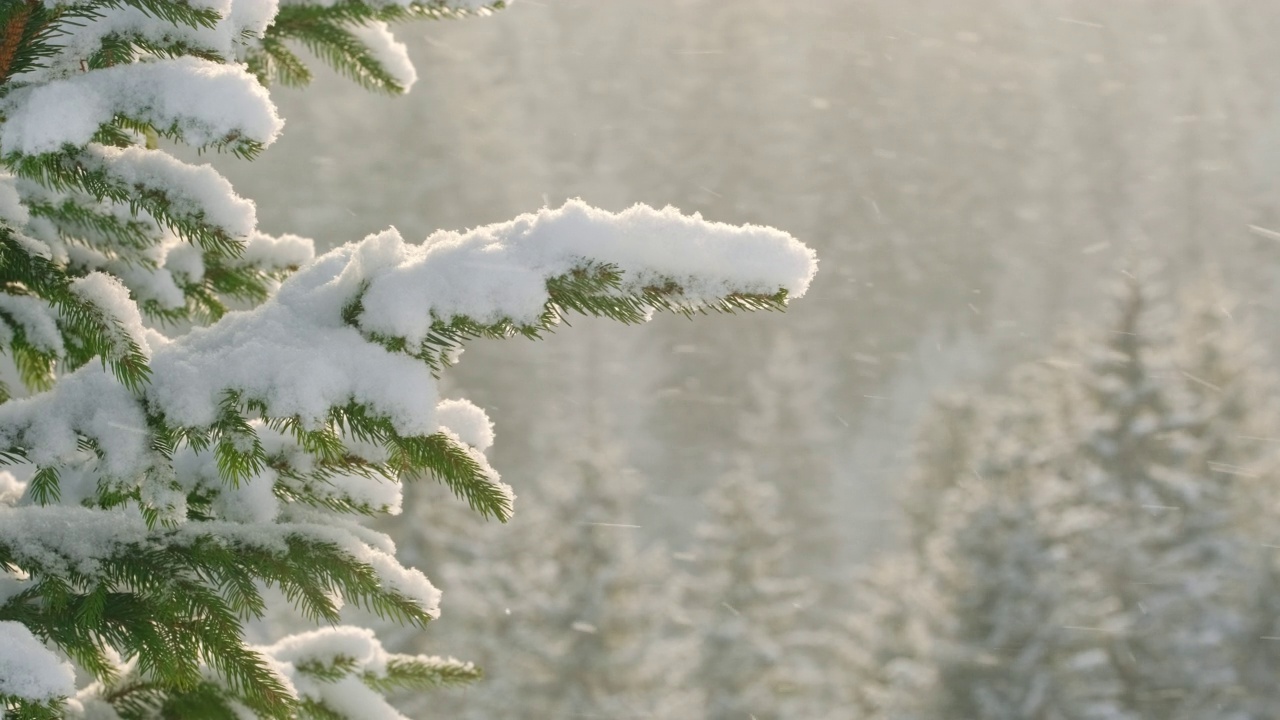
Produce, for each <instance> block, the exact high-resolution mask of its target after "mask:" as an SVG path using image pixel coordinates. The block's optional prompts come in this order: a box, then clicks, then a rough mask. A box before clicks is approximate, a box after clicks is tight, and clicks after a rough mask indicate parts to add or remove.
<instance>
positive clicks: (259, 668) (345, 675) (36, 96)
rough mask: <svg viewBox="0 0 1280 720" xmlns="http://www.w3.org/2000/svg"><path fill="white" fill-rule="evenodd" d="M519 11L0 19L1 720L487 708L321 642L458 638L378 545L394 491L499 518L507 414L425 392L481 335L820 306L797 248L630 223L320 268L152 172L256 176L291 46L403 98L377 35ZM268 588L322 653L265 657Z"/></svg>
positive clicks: (300, 639) (57, 3) (191, 185)
mask: <svg viewBox="0 0 1280 720" xmlns="http://www.w3.org/2000/svg"><path fill="white" fill-rule="evenodd" d="M499 5H500V3H497V4H493V5H489V6H487V5H485V4H484V3H483V2H482V0H429V1H425V2H410V1H408V0H314V1H307V0H91V1H85V2H76V1H74V0H9V1H8V2H4V3H0V162H2V163H3V169H2V171H0V285H2V288H3V293H0V348H2V349H3V351H4V355H3V359H4V362H5V369H6V373H5V375H4V377H5V378H6V380H7V382H6V384H3V385H0V392H2V393H3V394H2V396H0V460H2V461H3V462H4V463H5V464H7V465H9V466H11V467H10V470H11V471H12V472H6V473H3V474H0V485H2V486H3V487H0V500H3V504H0V714H5V715H12V716H15V717H24V718H26V717H36V718H38V717H59V716H64V715H91V716H92V717H95V718H100V717H121V718H148V717H184V718H196V717H209V718H235V717H269V718H276V717H316V718H344V717H346V718H355V717H359V718H379V717H392V718H393V717H400V716H399V714H398V713H397V712H396V711H395V710H394V709H393V708H392V707H391V706H390V705H388V704H387V703H386V702H385V700H383V699H382V695H381V694H382V693H383V692H385V691H387V690H390V689H393V688H397V687H429V686H433V685H438V684H442V683H450V682H463V681H467V680H471V679H474V678H475V677H477V676H478V670H477V669H476V668H474V667H473V666H471V665H470V664H469V663H465V662H461V661H457V660H453V659H450V658H438V657H422V656H403V655H395V654H390V653H388V652H386V651H385V650H384V649H383V648H382V646H381V645H380V644H379V643H378V641H377V639H376V638H375V637H374V636H373V634H372V633H371V632H369V631H367V630H364V629H360V628H351V627H334V626H333V624H334V623H336V622H337V621H338V619H339V610H340V608H341V607H342V605H343V604H344V603H353V604H355V605H359V606H362V607H365V608H367V609H370V610H372V611H374V612H375V613H377V614H379V615H381V616H384V617H388V618H392V619H395V620H397V621H399V622H402V623H407V624H410V625H423V624H425V623H426V622H427V621H428V620H430V619H432V618H434V617H435V616H436V615H437V613H438V600H439V592H438V591H437V590H436V589H435V588H434V587H433V586H432V585H431V583H430V582H429V581H428V580H427V578H426V577H425V576H424V575H423V574H422V573H421V572H419V571H418V570H416V569H412V568H407V567H404V566H402V565H401V564H400V563H399V562H397V560H396V558H395V546H394V544H393V543H392V541H391V540H390V538H388V537H386V536H385V535H382V534H380V533H377V532H374V531H372V530H370V529H368V528H366V527H364V526H363V525H362V524H361V522H360V520H361V518H362V517H363V516H374V515H378V514H381V513H395V512H397V511H398V510H399V503H400V492H399V483H400V482H401V481H403V480H408V479H412V478H416V477H434V478H436V479H438V480H439V481H441V482H443V483H445V484H446V485H448V486H449V487H450V488H451V489H452V490H453V491H454V492H455V493H456V494H457V495H458V496H459V497H461V498H463V499H464V500H465V501H466V502H467V503H468V504H469V505H470V506H471V507H472V508H473V509H474V510H476V511H478V512H480V513H482V514H484V515H486V516H491V517H494V518H497V519H499V520H505V519H506V518H508V517H509V516H510V514H511V512H512V503H513V499H514V495H513V493H512V492H511V490H510V488H509V487H508V486H507V485H506V484H504V483H503V482H502V481H501V480H500V479H499V476H498V474H497V472H495V471H494V470H493V468H491V467H490V466H489V464H488V463H487V462H486V459H485V456H484V454H483V452H484V450H485V449H486V448H487V447H488V446H489V444H490V443H491V442H492V429H491V425H490V423H489V420H488V418H487V417H486V416H485V414H484V412H483V411H481V410H480V409H479V408H477V407H475V406H474V405H472V404H470V403H469V402H467V401H466V400H446V399H441V398H440V397H439V396H438V393H437V384H436V377H437V374H438V373H439V372H440V371H442V370H443V369H445V368H446V367H448V366H449V365H450V364H451V363H452V362H454V361H455V360H456V359H457V357H458V355H459V353H460V351H461V349H462V346H463V344H464V343H465V342H466V341H467V340H469V339H472V338H477V337H511V336H516V335H523V336H526V337H537V336H538V335H539V334H540V333H542V332H544V331H547V330H549V329H551V328H552V327H554V326H555V325H556V324H557V322H558V320H559V319H560V318H561V316H562V315H564V314H566V313H585V314H588V315H595V316H604V317H609V318H613V319H616V320H619V321H622V322H641V321H644V320H646V319H647V318H648V317H649V316H650V314H651V313H652V312H654V311H656V310H668V311H675V312H679V313H684V314H692V313H697V312H705V311H708V310H712V311H724V312H733V311H736V310H755V309H780V308H782V307H783V306H784V305H785V304H786V302H787V301H788V300H789V299H790V298H794V297H798V296H799V295H801V294H803V293H804V292H805V290H806V288H807V286H808V284H809V281H810V279H811V277H812V276H813V273H814V270H815V267H816V264H815V259H814V256H813V253H812V251H810V250H809V249H808V248H806V247H805V246H803V245H801V244H800V243H799V242H797V241H796V240H794V239H792V238H791V237H790V236H788V235H786V234H785V233H782V232H779V231H776V230H773V229H770V228H763V227H730V226H727V225H721V224H716V223H709V222H705V221H703V220H702V219H701V218H699V217H697V216H693V217H689V216H684V215H681V214H680V213H679V212H677V211H676V210H674V209H670V208H668V209H665V210H654V209H652V208H648V207H643V206H636V207H634V208H632V209H630V210H627V211H625V212H622V213H618V214H613V213H609V212H604V211H600V210H596V209H592V208H590V207H587V206H586V205H584V204H582V203H580V202H570V203H568V204H566V205H565V206H564V207H561V208H559V209H555V210H552V209H543V210H541V211H539V212H537V213H533V214H529V215H523V216H521V217H519V218H516V219H515V220H513V221H511V222H507V223H501V224H497V225H491V226H486V227H481V228H477V229H474V230H471V231H468V232H464V233H455V232H446V231H440V232H437V233H435V234H433V235H432V236H430V237H428V238H427V239H426V240H425V242H423V243H421V244H407V243H405V242H404V240H403V239H402V238H401V237H400V235H399V234H398V233H397V232H396V231H395V230H388V231H386V232H383V233H380V234H377V235H373V236H370V237H368V238H365V239H364V240H363V241H360V242H354V243H350V244H348V245H345V246H343V247H340V248H338V249H336V250H334V251H332V252H329V253H327V254H324V255H322V256H320V257H313V249H312V244H311V242H310V241H309V240H306V239H304V238H299V237H295V236H289V235H285V236H281V237H272V236H269V235H266V234H264V233H262V232H260V231H259V230H258V229H257V227H256V219H255V210H254V204H253V203H252V202H251V201H249V200H247V199H244V198H241V197H239V196H237V195H236V194H235V192H234V191H233V189H232V187H231V185H230V184H229V183H228V182H227V181H226V180H225V179H224V178H223V177H222V176H221V175H219V174H218V172H217V171H216V170H214V169H213V168H212V167H210V166H208V165H192V164H188V163H186V162H183V161H181V160H179V159H177V158H175V157H174V156H173V155H171V154H169V153H167V152H165V151H164V150H162V149H159V148H160V144H161V140H162V139H164V140H166V141H169V142H175V143H181V144H186V145H189V146H193V147H196V148H198V149H200V150H202V151H203V150H207V151H215V152H222V153H230V154H234V155H236V156H239V157H241V158H247V159H252V158H253V157H254V156H256V155H257V154H258V153H259V152H260V151H261V150H263V149H264V148H266V147H267V146H268V145H270V144H271V143H272V142H273V141H274V140H275V139H276V137H277V136H278V135H279V133H280V131H281V129H282V126H283V122H282V121H281V119H280V118H279V116H278V115H277V113H276V110H275V107H274V106H273V104H272V102H271V99H270V97H269V95H268V93H267V91H266V89H265V88H266V86H267V85H268V83H269V82H272V81H275V82H282V83H286V84H305V83H306V82H307V80H308V79H309V77H310V75H309V71H308V69H307V66H306V64H305V62H304V61H303V59H302V53H303V51H306V52H309V53H311V54H314V55H315V56H318V57H319V58H320V59H322V60H323V61H326V62H328V63H329V64H331V65H333V66H334V67H336V68H337V69H338V70H339V71H341V72H342V73H344V74H345V75H347V76H349V77H351V78H352V79H354V80H355V81H357V82H359V83H361V84H362V85H364V86H366V87H368V88H370V89H372V90H376V91H383V92H389V93H401V92H404V91H405V90H407V89H408V88H409V86H410V85H412V83H413V82H414V80H415V73H414V69H413V66H412V65H411V64H410V63H409V61H408V58H407V55H406V53H405V50H404V47H403V46H402V45H400V44H399V43H398V42H397V41H396V40H395V39H394V37H393V36H392V35H391V33H390V31H389V29H388V25H387V23H388V22H390V21H401V20H408V19H413V18H446V17H455V16H464V15H477V14H484V13H487V12H489V11H490V10H492V9H494V8H496V7H498V6H499ZM233 306H240V307H252V308H253V309H250V310H242V311H234V312H233V311H232V310H231V308H232V307H233ZM192 324H194V325H197V326H201V327H196V329H194V330H191V331H190V332H187V333H185V334H177V333H172V331H170V334H166V333H165V329H167V328H173V327H187V326H189V325H192ZM264 587H275V588H278V589H279V590H281V591H282V592H283V596H284V597H285V598H287V599H288V600H289V601H291V602H292V603H293V604H294V605H295V606H296V607H297V608H298V609H300V610H301V611H302V612H303V613H305V614H306V615H307V616H308V617H310V618H312V619H313V620H316V621H319V622H320V623H322V627H321V629H318V630H315V631H313V632H309V633H304V634H301V635H294V636H290V637H286V638H282V639H280V640H279V641H278V642H276V643H274V644H273V645H270V646H266V647H252V646H249V645H248V644H246V642H245V639H244V634H243V631H242V623H243V622H244V621H245V620H247V619H250V618H254V617H259V616H261V615H262V614H263V613H264V612H265V611H266V602H267V601H266V600H265V599H264V597H266V596H265V595H264V592H263V590H264ZM75 668H79V670H80V671H81V672H80V673H79V675H77V673H76V672H75ZM77 677H81V678H87V680H86V681H85V682H82V683H80V684H77V680H76V678H77Z"/></svg>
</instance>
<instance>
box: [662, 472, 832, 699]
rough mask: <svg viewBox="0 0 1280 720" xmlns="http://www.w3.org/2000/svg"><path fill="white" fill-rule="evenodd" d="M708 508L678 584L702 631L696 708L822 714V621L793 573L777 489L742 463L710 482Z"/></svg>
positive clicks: (807, 588)
mask: <svg viewBox="0 0 1280 720" xmlns="http://www.w3.org/2000/svg"><path fill="white" fill-rule="evenodd" d="M706 506H707V509H708V517H707V519H706V520H705V521H704V522H703V523H702V524H701V525H700V526H699V528H698V532H697V544H696V545H695V546H694V547H695V548H696V553H695V554H694V555H695V560H694V562H693V565H692V574H691V576H689V577H687V578H685V579H684V582H683V584H684V585H685V586H686V587H687V588H688V591H687V592H688V595H689V598H688V600H686V603H687V604H689V605H690V613H691V619H692V621H693V624H694V627H696V628H698V629H699V630H700V631H701V635H702V652H701V658H700V662H699V666H698V670H697V672H696V674H695V675H694V678H695V681H694V685H695V686H696V687H698V688H701V689H702V690H703V691H704V692H705V693H706V710H705V713H704V715H703V716H704V717H706V718H707V720H733V719H735V718H752V717H754V718H757V720H777V719H781V718H793V717H807V718H819V717H822V716H823V715H821V714H820V713H823V712H830V711H832V710H833V708H831V707H830V706H828V707H823V704H824V703H823V700H825V699H826V698H825V697H824V695H825V693H826V691H827V689H828V688H827V687H825V686H826V685H828V684H830V683H831V682H832V681H833V680H834V678H833V677H832V676H831V675H830V674H827V673H824V672H822V670H821V669H820V668H819V667H818V666H819V665H820V659H822V658H821V650H822V649H824V648H823V647H822V646H823V644H825V643H823V642H821V638H823V636H824V635H827V634H828V633H829V630H830V629H829V628H824V627H822V622H823V620H824V619H825V618H824V617H821V616H818V617H815V616H814V615H813V613H812V609H813V608H812V605H813V595H814V588H813V586H812V584H811V583H809V582H808V581H806V580H805V579H804V578H802V577H799V576H797V575H796V574H795V570H794V567H793V559H794V557H795V554H794V545H793V544H792V530H791V528H790V527H789V526H788V525H787V524H786V523H784V522H782V521H781V519H780V517H779V516H780V512H779V494H778V492H777V491H776V490H775V489H774V488H773V486H772V485H769V484H767V483H764V482H762V481H761V480H759V479H757V478H756V477H755V476H754V475H753V473H752V471H751V469H750V467H749V466H748V465H747V464H746V463H741V464H740V466H739V467H737V468H734V469H733V470H731V471H729V472H726V473H724V474H723V475H722V476H721V477H720V479H719V480H718V481H717V482H716V483H715V484H714V485H713V486H712V487H711V489H710V490H709V491H708V492H707V494H706ZM824 631H825V632H824ZM823 667H826V666H823Z"/></svg>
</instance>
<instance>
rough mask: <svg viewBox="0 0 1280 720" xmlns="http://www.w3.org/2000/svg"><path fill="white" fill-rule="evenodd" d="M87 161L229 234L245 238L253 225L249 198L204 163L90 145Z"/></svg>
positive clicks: (141, 150) (155, 152) (255, 219)
mask: <svg viewBox="0 0 1280 720" xmlns="http://www.w3.org/2000/svg"><path fill="white" fill-rule="evenodd" d="M85 155H86V157H85V162H86V165H89V166H90V167H96V168H101V169H103V170H105V171H106V172H107V173H108V174H110V175H111V176H113V177H115V178H116V179H118V180H120V181H121V182H124V183H127V184H129V185H133V186H137V187H138V189H139V190H140V191H141V190H146V189H155V190H158V191H161V192H163V193H164V194H165V196H166V197H167V198H168V200H169V201H170V203H172V204H173V206H174V209H175V211H177V212H180V213H186V214H189V215H203V220H204V221H205V222H207V223H209V224H211V225H214V226H217V227H220V228H222V229H224V230H226V231H227V233H228V234H230V235H232V236H233V237H238V238H246V237H248V236H249V235H251V234H252V233H253V232H254V230H255V229H256V228H257V223H258V217H257V209H256V208H255V207H254V204H253V201H252V200H246V199H245V198H242V197H240V196H239V195H237V194H236V193H235V190H234V189H233V188H232V187H231V183H229V182H227V179H226V178H224V177H222V176H221V175H219V174H218V171H216V170H214V169H213V168H212V167H211V166H209V165H187V164H186V163H184V162H182V161H180V160H178V159H177V158H175V157H173V156H172V155H170V154H169V153H166V152H162V151H159V150H146V149H144V148H139V147H130V148H112V147H103V146H100V145H91V146H89V148H88V149H87V150H86V153H85Z"/></svg>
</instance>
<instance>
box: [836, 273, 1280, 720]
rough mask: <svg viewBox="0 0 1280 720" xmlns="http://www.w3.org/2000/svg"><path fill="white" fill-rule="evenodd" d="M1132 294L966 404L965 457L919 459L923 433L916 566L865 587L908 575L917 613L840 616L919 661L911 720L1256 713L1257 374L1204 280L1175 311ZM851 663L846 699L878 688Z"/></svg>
mask: <svg viewBox="0 0 1280 720" xmlns="http://www.w3.org/2000/svg"><path fill="white" fill-rule="evenodd" d="M1148 295H1149V293H1148V292H1147V291H1144V290H1143V288H1142V287H1141V286H1140V285H1139V284H1138V283H1137V282H1136V281H1134V282H1130V283H1128V284H1127V286H1126V289H1125V292H1124V294H1123V297H1122V298H1121V301H1120V303H1119V306H1120V307H1119V310H1120V312H1119V321H1118V323H1117V324H1116V325H1115V326H1113V329H1112V330H1111V331H1110V332H1108V333H1107V334H1106V335H1104V336H1103V338H1104V339H1103V341H1101V342H1097V341H1079V340H1078V341H1077V342H1076V343H1075V344H1074V348H1075V349H1074V350H1073V351H1072V352H1074V353H1076V354H1077V356H1080V357H1084V358H1085V359H1086V361H1085V362H1083V363H1081V364H1072V363H1055V364H1053V365H1039V366H1031V367H1029V368H1028V369H1026V370H1024V371H1023V372H1022V373H1021V374H1020V375H1019V376H1018V377H1019V379H1018V382H1017V383H1016V385H1015V387H1014V388H1012V390H1011V392H1010V393H1009V394H1008V395H1006V396H1004V397H993V398H989V399H982V400H981V401H978V402H977V403H976V404H975V405H974V406H973V412H971V413H970V414H969V416H968V417H969V423H968V427H969V430H968V435H969V437H970V440H969V441H968V445H967V447H968V451H967V455H968V457H970V458H972V467H971V470H970V471H969V472H968V474H967V475H966V473H965V471H964V470H962V469H961V470H948V469H947V467H950V466H951V464H950V463H942V465H939V464H938V463H937V462H936V459H937V458H938V457H943V458H946V457H949V456H952V455H954V452H953V450H952V448H953V447H954V442H953V439H952V438H950V437H949V436H948V435H947V434H945V433H937V432H931V433H929V434H928V435H926V436H925V439H926V440H928V441H932V445H929V444H926V446H925V447H924V448H923V450H922V451H921V452H920V457H921V459H922V461H923V464H922V465H921V466H920V469H919V470H917V474H928V473H929V472H930V471H931V470H930V468H933V467H935V466H936V467H938V468H939V471H940V472H941V474H942V475H943V476H947V475H954V474H955V473H956V472H959V474H960V476H961V477H960V478H958V479H953V480H951V481H940V480H937V479H933V480H928V481H927V482H926V481H923V480H917V486H920V487H928V488H931V489H937V490H940V491H941V499H940V500H939V499H936V498H933V497H929V498H926V503H925V504H924V505H922V506H921V508H920V510H919V512H918V513H917V515H919V516H920V518H919V519H917V520H916V521H915V522H913V523H912V524H911V527H912V529H913V530H914V531H915V532H916V533H917V534H916V536H915V537H912V538H909V542H908V547H909V548H911V551H910V552H909V554H908V557H906V558H904V559H903V560H902V561H901V563H900V564H901V567H902V568H917V570H915V571H912V572H906V571H901V572H896V573H891V574H890V573H880V574H879V577H878V580H879V582H877V583H873V584H871V585H870V586H869V587H868V588H867V591H868V592H867V595H868V596H869V597H871V598H873V599H874V598H886V597H892V596H893V595H894V593H895V592H905V591H906V588H907V587H908V586H914V587H916V588H917V592H919V588H920V587H921V586H923V587H925V588H927V591H926V597H927V598H932V601H929V602H924V603H921V606H920V608H919V609H916V608H913V609H912V610H910V611H909V612H910V613H911V614H913V615H915V616H916V617H915V618H914V620H913V622H916V623H917V624H924V625H925V626H926V627H927V628H928V630H927V632H925V633H915V634H913V635H909V634H907V633H903V632H901V631H897V632H881V631H880V630H879V628H876V627H874V626H873V625H871V622H872V621H871V620H869V619H868V618H881V619H880V621H879V624H880V625H885V624H888V625H890V626H891V627H900V626H901V625H902V623H901V622H900V621H899V622H896V623H890V622H887V620H888V619H890V618H892V617H893V614H892V613H891V612H890V613H888V614H886V611H885V610H884V608H883V607H880V606H882V605H883V603H880V606H878V605H876V603H874V602H868V601H865V600H864V601H863V602H862V606H863V608H864V610H863V615H862V616H860V617H858V618H856V619H855V622H854V628H855V630H858V631H860V632H861V636H860V637H865V638H867V639H869V640H870V645H871V646H872V647H878V648H883V649H884V652H883V653H882V656H883V657H887V658H890V659H893V658H899V657H905V658H908V659H909V660H910V661H911V662H913V663H917V664H919V665H923V668H924V670H923V672H921V673H919V676H920V677H924V678H928V679H929V681H930V682H932V689H931V690H929V692H927V693H925V695H926V696H927V698H928V699H927V702H926V704H925V705H926V709H925V710H924V711H923V716H925V717H937V718H943V717H946V718H950V717H973V718H1084V717H1090V718H1135V719H1136V718H1197V717H1215V718H1217V717H1221V718H1262V717H1270V716H1271V715H1273V714H1274V711H1275V708H1276V704H1275V700H1274V695H1275V694H1274V691H1273V689H1272V688H1271V685H1272V683H1270V682H1269V681H1268V680H1266V679H1265V678H1269V677H1272V676H1273V675H1274V673H1275V671H1276V669H1277V667H1278V666H1277V665H1276V658H1277V655H1276V654H1275V650H1274V648H1272V647H1271V646H1269V645H1268V644H1267V642H1268V641H1267V640H1266V639H1265V638H1268V637H1275V635H1273V634H1272V633H1273V632H1274V628H1275V627H1276V625H1275V621H1274V613H1273V612H1271V610H1272V609H1273V604H1274V600H1273V598H1274V593H1275V589H1276V586H1275V584H1274V583H1275V578H1276V574H1275V565H1274V561H1275V556H1274V555H1272V554H1269V553H1267V552H1265V550H1266V547H1265V546H1266V545H1267V544H1268V543H1269V540H1268V539H1267V534H1266V533H1267V529H1268V528H1269V527H1270V525H1271V523H1269V521H1268V520H1267V518H1266V516H1267V514H1268V513H1270V512H1272V511H1273V508H1274V507H1275V504H1276V503H1275V498H1276V496H1275V492H1274V491H1273V490H1271V485H1272V484H1273V482H1272V481H1271V476H1272V475H1273V474H1274V472H1275V469H1274V457H1275V454H1274V451H1273V450H1270V449H1268V448H1267V447H1266V445H1265V443H1260V442H1259V439H1260V438H1270V437H1274V436H1275V434H1276V433H1275V431H1274V430H1272V429H1271V428H1273V427H1274V412H1272V411H1271V408H1272V402H1273V401H1272V400H1271V399H1269V398H1270V397H1271V395H1270V393H1269V389H1270V388H1272V387H1273V386H1274V383H1273V381H1272V380H1271V378H1270V375H1269V374H1268V373H1267V372H1265V371H1264V370H1262V369H1261V366H1260V365H1259V364H1258V362H1259V356H1258V355H1257V354H1256V353H1255V352H1254V351H1253V347H1254V346H1252V345H1250V343H1249V342H1248V341H1247V339H1246V337H1247V335H1246V334H1245V333H1244V332H1243V331H1242V329H1241V328H1238V327H1235V326H1233V325H1232V324H1231V322H1230V321H1229V315H1228V314H1227V312H1226V311H1225V310H1223V308H1224V307H1225V306H1226V303H1224V302H1223V300H1222V299H1221V296H1219V297H1217V298H1213V297H1211V295H1209V294H1206V293H1201V294H1200V296H1198V297H1196V298H1193V299H1192V300H1191V301H1189V302H1187V303H1186V305H1185V306H1184V307H1186V312H1184V313H1182V317H1183V318H1184V320H1183V322H1181V323H1180V324H1179V325H1178V326H1177V327H1175V326H1173V325H1170V324H1167V323H1166V324H1164V325H1163V326H1162V325H1160V324H1158V320H1159V319H1160V318H1159V316H1158V315H1157V314H1156V313H1153V312H1151V311H1150V310H1149V309H1148V308H1147V305H1148V304H1149V300H1148ZM939 422H942V423H944V424H945V418H944V419H943V420H940V421H939ZM934 426H935V428H936V426H937V423H935V425H934ZM877 608H879V610H877ZM855 634H856V633H855ZM922 636H923V637H925V638H927V639H926V640H924V641H921V640H920V639H919V638H920V637H922ZM853 667H854V672H855V674H856V675H857V676H858V677H859V678H862V677H866V678H869V679H870V680H871V681H872V682H871V687H872V688H873V692H872V693H862V700H861V704H862V705H863V706H864V707H866V706H870V707H871V708H872V709H873V710H878V708H881V707H885V706H887V705H889V703H890V702H892V701H896V700H898V699H899V697H898V696H895V695H893V693H892V692H891V690H892V685H891V683H889V682H888V681H887V680H886V679H885V678H884V677H883V675H884V673H883V672H882V671H875V670H874V668H873V667H872V666H871V664H870V663H869V662H867V661H866V660H865V658H863V661H862V662H855V663H853ZM885 698H888V699H887V700H886V699H885ZM917 707H918V705H917ZM915 712H917V713H919V712H920V711H919V710H916V711H915ZM868 715H870V716H872V717H880V716H884V715H877V714H875V712H869V713H868ZM889 716H892V715H889ZM917 716H918V715H917Z"/></svg>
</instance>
